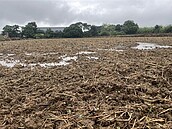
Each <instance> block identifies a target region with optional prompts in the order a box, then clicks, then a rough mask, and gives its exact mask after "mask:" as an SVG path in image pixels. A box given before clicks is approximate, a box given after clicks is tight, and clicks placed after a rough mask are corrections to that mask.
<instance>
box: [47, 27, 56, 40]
mask: <svg viewBox="0 0 172 129" xmlns="http://www.w3.org/2000/svg"><path fill="white" fill-rule="evenodd" d="M45 37H46V38H53V37H54V31H52V30H51V29H50V28H48V29H47V30H46V32H45Z"/></svg>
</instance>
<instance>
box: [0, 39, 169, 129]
mask: <svg viewBox="0 0 172 129" xmlns="http://www.w3.org/2000/svg"><path fill="white" fill-rule="evenodd" d="M137 42H146V43H156V44H157V45H169V46H172V38H170V37H161V38H158V37H156V38H153V37H142V38H139V37H137V38H135V37H133V38H129V37H121V38H120V37H119V38H88V39H52V40H23V41H8V42H0V60H1V61H4V60H8V61H14V60H18V61H19V62H20V63H16V64H15V65H14V66H13V67H8V66H5V65H2V64H1V65H0V128H2V129H25V128H26V129H38V128H39V129H111V128H112V129H113V128H114V129H172V49H171V48H167V49H164V48H156V49H152V50H137V49H132V47H135V46H136V45H137ZM64 57H77V58H76V59H73V60H67V62H68V65H58V66H54V65H52V66H47V67H41V65H40V64H43V63H54V62H59V61H61V60H62V59H64ZM32 63H34V64H36V65H29V64H32ZM22 64H25V65H22ZM27 64H28V65H27Z"/></svg>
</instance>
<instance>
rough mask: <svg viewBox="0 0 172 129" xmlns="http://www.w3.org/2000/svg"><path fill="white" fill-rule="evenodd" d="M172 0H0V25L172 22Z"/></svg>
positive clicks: (149, 24) (152, 23)
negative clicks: (130, 21) (131, 21)
mask: <svg viewBox="0 0 172 129" xmlns="http://www.w3.org/2000/svg"><path fill="white" fill-rule="evenodd" d="M171 13H172V0H0V29H2V27H3V26H5V25H6V24H10V25H13V24H18V25H25V24H26V23H28V22H30V21H35V22H36V23H37V25H38V26H68V25H70V24H71V23H74V22H77V21H82V22H87V23H90V24H95V25H100V24H103V23H112V24H117V23H120V24H123V22H124V21H125V20H134V21H135V22H136V23H138V24H139V25H140V26H154V25H156V24H159V25H168V24H172V16H171Z"/></svg>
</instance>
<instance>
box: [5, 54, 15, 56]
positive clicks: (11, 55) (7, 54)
mask: <svg viewBox="0 0 172 129" xmlns="http://www.w3.org/2000/svg"><path fill="white" fill-rule="evenodd" d="M7 56H15V54H7Z"/></svg>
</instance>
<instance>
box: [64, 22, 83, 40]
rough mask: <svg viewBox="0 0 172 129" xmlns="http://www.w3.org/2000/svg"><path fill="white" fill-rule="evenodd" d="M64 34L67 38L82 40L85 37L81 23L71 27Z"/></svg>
mask: <svg viewBox="0 0 172 129" xmlns="http://www.w3.org/2000/svg"><path fill="white" fill-rule="evenodd" d="M63 33H64V37H65V38H81V37H83V35H84V34H83V30H82V27H81V24H80V23H76V24H72V25H70V26H69V27H66V28H65V29H64V31H63Z"/></svg>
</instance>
